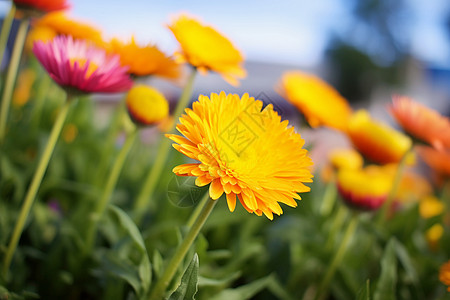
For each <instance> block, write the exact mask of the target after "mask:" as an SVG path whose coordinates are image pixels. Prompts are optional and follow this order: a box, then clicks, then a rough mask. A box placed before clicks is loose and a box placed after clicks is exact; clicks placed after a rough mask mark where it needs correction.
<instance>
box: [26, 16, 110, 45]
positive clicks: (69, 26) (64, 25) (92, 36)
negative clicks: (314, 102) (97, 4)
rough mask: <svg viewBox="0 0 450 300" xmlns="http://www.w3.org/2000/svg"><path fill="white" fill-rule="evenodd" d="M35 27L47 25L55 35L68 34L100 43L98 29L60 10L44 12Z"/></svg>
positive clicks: (100, 35)
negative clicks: (68, 16)
mask: <svg viewBox="0 0 450 300" xmlns="http://www.w3.org/2000/svg"><path fill="white" fill-rule="evenodd" d="M34 26H35V27H47V28H50V29H52V30H54V31H55V32H56V34H57V35H69V36H72V37H73V38H74V39H80V40H88V41H91V42H94V43H96V44H99V45H102V44H103V40H102V34H101V32H100V30H98V29H96V28H95V27H93V26H91V25H88V24H86V23H81V22H79V21H76V20H73V19H69V18H67V16H66V15H65V14H64V13H62V12H53V13H49V14H46V15H45V16H44V17H42V18H41V19H39V20H38V21H37V22H36V23H35V24H34Z"/></svg>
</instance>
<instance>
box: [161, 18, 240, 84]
mask: <svg viewBox="0 0 450 300" xmlns="http://www.w3.org/2000/svg"><path fill="white" fill-rule="evenodd" d="M168 27H169V29H170V30H171V31H172V33H173V35H174V36H175V38H176V39H177V40H178V42H179V43H180V46H181V51H180V52H177V53H176V54H175V55H176V58H177V60H178V62H180V63H181V62H187V63H189V64H191V65H192V66H194V67H195V68H197V70H199V71H200V72H202V73H204V74H205V73H207V71H214V72H217V73H219V74H220V75H221V76H222V77H223V78H224V79H225V80H226V81H227V82H228V83H230V84H232V85H238V84H239V81H238V79H242V78H244V77H245V76H246V75H247V73H246V71H245V69H244V68H243V67H242V66H241V64H242V63H243V60H244V58H243V57H242V55H241V53H240V52H239V50H237V49H236V48H235V47H234V45H233V44H232V43H231V41H230V40H228V39H227V38H226V37H225V36H223V35H222V34H221V33H219V32H218V31H216V30H215V29H214V28H212V27H210V26H205V25H203V24H201V23H200V22H199V21H197V20H196V19H194V18H191V17H188V16H186V15H182V16H180V17H178V18H177V19H176V20H174V21H173V22H172V24H171V25H169V26H168Z"/></svg>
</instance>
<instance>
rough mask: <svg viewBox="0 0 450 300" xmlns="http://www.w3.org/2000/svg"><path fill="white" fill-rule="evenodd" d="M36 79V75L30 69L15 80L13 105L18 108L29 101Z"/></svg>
mask: <svg viewBox="0 0 450 300" xmlns="http://www.w3.org/2000/svg"><path fill="white" fill-rule="evenodd" d="M35 79H36V73H35V72H34V70H32V69H26V70H24V71H23V72H22V73H20V75H19V78H17V87H16V88H15V89H14V94H13V104H14V106H17V107H20V106H23V105H25V104H26V103H27V102H28V100H29V99H30V94H31V91H32V90H31V88H32V87H33V84H34V81H35Z"/></svg>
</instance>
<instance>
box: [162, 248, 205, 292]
mask: <svg viewBox="0 0 450 300" xmlns="http://www.w3.org/2000/svg"><path fill="white" fill-rule="evenodd" d="M198 267H199V263H198V255H197V253H195V254H194V257H193V258H192V260H191V262H190V263H189V266H188V267H187V269H186V271H184V274H183V277H181V283H180V285H179V286H178V288H177V289H176V290H175V292H173V293H172V295H170V297H169V300H193V299H195V298H194V296H195V294H196V293H197V281H198Z"/></svg>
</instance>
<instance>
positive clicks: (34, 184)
mask: <svg viewBox="0 0 450 300" xmlns="http://www.w3.org/2000/svg"><path fill="white" fill-rule="evenodd" d="M71 102H72V101H71V100H70V97H69V95H68V96H67V100H66V101H65V103H64V105H63V107H62V108H61V110H60V111H59V113H58V117H57V118H56V121H55V124H54V125H53V128H52V131H51V133H50V137H49V139H48V141H47V145H46V146H45V149H44V152H43V153H42V156H41V159H40V161H39V164H38V167H37V169H36V172H35V173H34V176H33V179H32V181H31V185H30V187H29V189H28V192H27V194H26V196H25V200H24V202H23V204H22V207H21V210H20V213H19V217H18V218H17V222H16V225H15V227H14V231H13V234H12V237H11V241H10V242H9V245H8V248H7V250H6V255H5V257H4V260H3V274H4V275H5V276H6V275H7V273H8V270H9V267H10V265H11V261H12V258H13V255H14V252H15V251H16V248H17V245H18V243H19V240H20V237H21V235H22V232H23V228H24V226H25V222H26V220H27V218H28V215H29V214H30V211H31V207H32V205H33V203H34V199H35V198H36V194H37V191H38V190H39V187H40V185H41V182H42V178H43V177H44V174H45V171H46V170H47V167H48V164H49V161H50V158H51V156H52V154H53V150H54V149H55V145H56V142H57V141H58V137H59V135H60V133H61V130H62V128H63V125H64V122H65V121H66V119H67V114H68V111H69V107H70V105H71Z"/></svg>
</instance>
